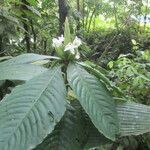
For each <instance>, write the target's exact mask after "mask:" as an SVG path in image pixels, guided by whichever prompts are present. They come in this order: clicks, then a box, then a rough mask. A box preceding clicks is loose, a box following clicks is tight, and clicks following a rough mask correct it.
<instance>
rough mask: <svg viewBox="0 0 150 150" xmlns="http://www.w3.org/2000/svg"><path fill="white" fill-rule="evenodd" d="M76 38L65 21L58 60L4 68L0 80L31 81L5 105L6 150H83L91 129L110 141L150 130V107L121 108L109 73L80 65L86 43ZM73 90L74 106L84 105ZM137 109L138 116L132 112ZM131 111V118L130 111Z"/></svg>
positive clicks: (36, 59)
mask: <svg viewBox="0 0 150 150" xmlns="http://www.w3.org/2000/svg"><path fill="white" fill-rule="evenodd" d="M73 39H74V38H73V36H72V35H71V34H70V30H69V24H68V20H67V19H66V23H65V32H64V37H63V36H61V37H58V38H54V39H53V46H54V48H55V49H56V54H57V55H58V56H59V57H52V56H46V55H45V56H44V55H37V54H25V55H20V56H17V57H14V58H12V59H10V60H7V61H4V62H3V61H2V62H1V63H0V69H2V70H3V72H1V74H0V77H1V78H0V80H5V79H8V80H21V81H26V82H25V83H23V84H22V85H19V86H17V87H15V88H14V89H13V90H12V91H11V93H10V94H8V95H5V97H4V98H3V99H2V101H1V102H0V122H3V124H0V135H1V136H0V147H1V148H2V149H4V150H5V149H7V150H12V149H16V150H20V149H22V150H28V149H33V148H35V149H43V148H44V149H49V148H50V149H51V148H52V149H76V148H77V147H78V149H82V148H83V147H85V145H86V143H87V141H88V137H90V133H91V132H90V130H89V129H91V126H92V128H94V130H96V132H95V133H96V134H98V136H104V137H105V138H104V139H105V140H106V139H107V138H108V139H109V140H110V141H115V140H116V139H117V138H118V137H120V136H124V135H139V134H143V133H146V132H148V131H150V128H149V120H150V119H149V118H148V116H150V115H149V107H148V106H144V105H138V104H121V105H117V103H116V101H115V99H114V98H113V96H112V95H111V92H110V91H109V89H110V88H111V89H114V90H116V89H117V88H116V87H115V86H112V83H111V82H110V81H109V80H108V78H106V77H104V72H105V70H104V69H102V68H101V67H99V69H98V68H97V69H96V68H92V67H90V65H94V64H92V63H90V64H87V63H86V62H78V61H77V60H78V59H79V57H76V56H77V55H79V54H78V53H79V51H78V47H79V46H80V45H81V40H80V39H79V38H78V37H76V38H75V39H74V40H73ZM56 43H57V44H56ZM4 59H5V58H4ZM49 59H54V60H53V62H54V63H52V62H51V63H49V61H45V60H49ZM10 66H11V68H10ZM45 67H48V68H45ZM25 72H27V73H25ZM28 73H29V74H28ZM96 73H97V74H96ZM24 75H27V77H26V76H24ZM145 78H146V77H145ZM69 89H70V90H71V91H72V92H73V95H72V97H73V99H74V100H73V101H77V100H78V101H79V103H80V104H81V106H80V104H77V105H79V107H78V106H77V107H76V106H74V105H72V102H71V101H70V98H69V97H68V96H69V93H70V92H69V91H70V90H69ZM117 92H118V90H117ZM67 95H68V96H67ZM75 99H77V100H75ZM134 107H136V109H138V111H136V112H135V111H132V108H134ZM77 108H78V109H77ZM129 108H131V111H129V112H130V114H129V112H127V111H126V109H128V110H129ZM145 108H146V109H145ZM140 111H141V113H140V115H139V112H140ZM143 111H144V114H142V112H143ZM125 112H127V113H125ZM129 115H130V117H129V118H130V119H129V118H128V116H129ZM79 116H80V117H79ZM137 117H138V119H137ZM145 117H146V118H147V121H146V123H145V124H141V121H140V120H143V119H145ZM131 118H132V119H131ZM133 119H134V122H133ZM83 120H85V123H84V121H83ZM131 120H132V123H131ZM10 124H11V126H10ZM85 127H86V128H87V129H86V130H85V131H84V132H83V133H82V130H83V129H84V128H85ZM95 128H96V129H95ZM139 129H140V130H139ZM75 131H77V132H75ZM74 132H75V133H74ZM73 133H74V134H73ZM100 133H101V134H102V135H100ZM86 135H87V136H86ZM65 137H66V139H67V140H66V139H65ZM45 138H46V139H45ZM42 141H43V142H42ZM106 141H107V140H106ZM41 142H42V143H41ZM40 143H41V144H40ZM39 144H40V145H39ZM87 144H89V142H88V143H87ZM37 145H38V146H37ZM36 146H37V147H36Z"/></svg>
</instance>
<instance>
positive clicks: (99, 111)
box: [67, 64, 118, 140]
mask: <svg viewBox="0 0 150 150" xmlns="http://www.w3.org/2000/svg"><path fill="white" fill-rule="evenodd" d="M67 77H68V82H69V84H70V86H71V87H72V89H73V91H74V92H75V94H76V95H77V97H78V99H79V101H80V103H81V105H82V107H83V108H84V110H85V111H86V113H87V114H88V115H89V117H90V119H91V120H92V122H93V123H94V125H95V126H96V128H97V129H98V130H99V132H101V133H102V134H103V135H104V136H106V137H107V138H109V139H111V140H115V137H116V134H118V120H117V112H116V105H115V102H114V100H113V98H112V96H111V95H110V93H109V92H108V90H107V89H106V88H105V87H104V86H103V84H102V83H101V82H100V81H99V80H98V79H97V78H96V77H94V76H93V75H91V74H89V73H88V72H87V71H85V70H84V69H83V68H81V67H80V66H79V65H76V64H70V65H69V66H68V69H67Z"/></svg>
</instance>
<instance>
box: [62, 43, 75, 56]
mask: <svg viewBox="0 0 150 150" xmlns="http://www.w3.org/2000/svg"><path fill="white" fill-rule="evenodd" d="M75 48H77V47H76V46H75V45H74V44H73V43H69V44H67V45H66V46H65V49H64V51H70V52H71V53H72V54H75Z"/></svg>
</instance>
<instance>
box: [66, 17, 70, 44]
mask: <svg viewBox="0 0 150 150" xmlns="http://www.w3.org/2000/svg"><path fill="white" fill-rule="evenodd" d="M64 38H65V41H64V45H67V44H68V43H70V42H71V34H70V27H69V21H68V18H66V21H65V31H64Z"/></svg>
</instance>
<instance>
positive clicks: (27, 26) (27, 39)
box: [21, 0, 31, 53]
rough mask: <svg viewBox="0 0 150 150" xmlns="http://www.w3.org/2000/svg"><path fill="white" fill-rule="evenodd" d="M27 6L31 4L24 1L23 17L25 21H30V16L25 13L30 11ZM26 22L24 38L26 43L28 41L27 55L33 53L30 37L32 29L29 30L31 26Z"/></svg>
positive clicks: (22, 7) (22, 6)
mask: <svg viewBox="0 0 150 150" xmlns="http://www.w3.org/2000/svg"><path fill="white" fill-rule="evenodd" d="M26 5H29V3H28V2H27V1H26V0H22V5H21V9H22V12H23V14H22V17H23V19H24V20H25V21H26V20H28V16H27V15H26V14H25V12H24V11H26V10H28V8H27V7H26ZM25 21H23V27H24V30H25V32H24V38H25V41H26V48H27V53H31V46H30V35H29V32H30V28H29V25H28V24H27V23H26V22H25Z"/></svg>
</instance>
